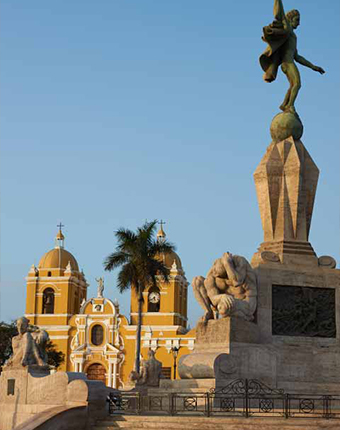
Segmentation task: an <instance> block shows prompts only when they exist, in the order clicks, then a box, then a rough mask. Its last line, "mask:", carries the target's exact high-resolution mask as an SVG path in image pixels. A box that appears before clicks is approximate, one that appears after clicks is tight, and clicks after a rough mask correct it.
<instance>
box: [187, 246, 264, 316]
mask: <svg viewBox="0 0 340 430" xmlns="http://www.w3.org/2000/svg"><path fill="white" fill-rule="evenodd" d="M192 287H193V290H194V294H195V297H196V299H197V301H198V303H199V304H200V305H201V306H202V308H203V309H204V311H205V314H204V317H203V321H204V322H205V323H206V322H207V321H208V320H209V319H213V318H215V317H216V316H217V314H218V316H220V317H222V318H225V317H228V316H232V315H233V316H236V317H240V318H243V319H245V320H247V321H252V320H253V318H254V313H255V310H256V304H257V299H256V296H257V287H256V274H255V272H254V270H253V269H252V267H251V266H250V264H249V263H248V261H247V260H246V259H245V258H244V257H241V256H239V255H232V254H231V253H230V252H226V253H224V254H223V255H222V257H221V258H218V259H217V260H215V262H214V264H213V266H212V267H211V269H210V270H209V272H208V274H207V277H206V278H204V277H203V276H196V277H195V278H194V279H193V281H192Z"/></svg>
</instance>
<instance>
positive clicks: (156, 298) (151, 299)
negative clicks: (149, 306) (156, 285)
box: [149, 291, 160, 303]
mask: <svg viewBox="0 0 340 430" xmlns="http://www.w3.org/2000/svg"><path fill="white" fill-rule="evenodd" d="M159 300H160V296H159V293H157V292H156V291H153V292H152V293H150V294H149V302H150V303H158V302H159Z"/></svg>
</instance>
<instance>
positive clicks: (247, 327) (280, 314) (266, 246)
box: [179, 136, 340, 395]
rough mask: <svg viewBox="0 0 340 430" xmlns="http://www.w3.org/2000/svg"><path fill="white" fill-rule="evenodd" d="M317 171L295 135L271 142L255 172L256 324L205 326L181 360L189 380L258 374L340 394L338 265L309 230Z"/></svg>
mask: <svg viewBox="0 0 340 430" xmlns="http://www.w3.org/2000/svg"><path fill="white" fill-rule="evenodd" d="M318 176H319V170H318V168H317V166H316V165H315V163H314V161H313V160H312V158H311V156H310V155H309V153H308V151H307V150H306V148H305V147H304V145H303V143H302V142H301V141H300V140H298V138H296V139H294V138H293V137H292V136H291V137H288V138H287V139H284V140H282V141H281V142H272V143H271V144H270V145H269V146H268V148H267V151H266V153H265V155H264V157H263V158H262V160H261V162H260V164H259V166H258V167H257V169H256V171H255V173H254V179H255V184H256V191H257V197H258V202H259V208H260V213H261V220H262V227H263V231H264V242H263V243H262V244H261V245H260V247H259V249H258V251H257V252H256V253H255V254H254V256H253V258H252V261H251V265H252V267H253V269H254V270H255V272H256V277H257V310H256V314H255V320H254V322H247V321H244V320H241V319H239V318H233V317H232V318H225V319H222V320H215V321H213V320H211V321H208V323H207V324H206V325H204V324H203V323H199V324H198V326H197V338H196V343H195V348H194V351H193V353H191V354H190V355H187V356H182V357H181V359H180V361H179V374H180V377H181V378H183V379H186V380H189V379H191V378H194V380H196V381H198V380H202V378H203V379H204V378H215V381H216V387H217V388H221V387H223V386H226V385H228V383H229V382H231V381H233V380H235V379H239V378H241V379H257V380H260V381H261V382H263V383H265V384H267V385H269V386H270V387H272V388H283V389H284V390H285V391H286V392H288V393H303V394H308V393H315V394H320V395H322V394H339V393H340V270H337V269H336V268H335V266H336V263H335V260H334V259H333V258H332V257H330V256H322V257H319V258H318V257H317V255H316V253H315V251H314V249H313V247H312V245H311V244H310V243H309V241H308V238H309V231H310V226H311V218H312V212H313V206H314V199H315V193H316V187H317V181H318Z"/></svg>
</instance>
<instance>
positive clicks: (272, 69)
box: [260, 0, 325, 114]
mask: <svg viewBox="0 0 340 430" xmlns="http://www.w3.org/2000/svg"><path fill="white" fill-rule="evenodd" d="M274 18H275V19H274V21H273V22H272V23H271V24H269V25H268V26H266V27H264V28H263V36H262V40H263V41H264V42H266V43H268V47H267V49H266V50H265V51H264V52H263V54H262V55H261V56H260V64H261V67H262V69H263V71H264V72H265V73H264V76H263V79H264V80H265V81H266V82H273V81H274V80H275V79H276V75H277V71H278V68H279V66H280V65H281V70H282V71H283V73H284V74H285V75H286V76H287V79H288V82H289V89H288V91H287V94H286V96H285V98H284V101H283V103H282V104H281V106H280V109H281V110H282V111H284V112H286V111H287V112H290V113H292V114H296V111H295V100H296V98H297V95H298V92H299V90H300V87H301V78H300V73H299V69H298V68H297V67H296V64H295V62H297V63H299V64H302V65H303V66H305V67H308V68H310V69H312V70H314V71H315V72H319V73H321V74H324V73H325V71H324V70H323V69H322V68H321V67H318V66H315V65H314V64H312V63H311V62H309V61H308V60H306V59H305V58H304V57H302V56H301V55H299V54H298V51H297V38H296V35H295V33H294V30H296V29H297V27H298V26H299V25H300V13H299V11H298V10H296V9H293V10H291V11H289V12H288V13H287V14H285V12H284V9H283V4H282V0H274Z"/></svg>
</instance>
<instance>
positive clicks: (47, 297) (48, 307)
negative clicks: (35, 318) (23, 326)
mask: <svg viewBox="0 0 340 430" xmlns="http://www.w3.org/2000/svg"><path fill="white" fill-rule="evenodd" d="M42 313H43V314H54V291H53V289H52V288H46V290H45V291H44V293H43V308H42Z"/></svg>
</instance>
